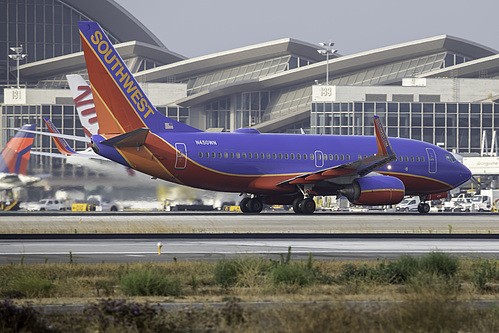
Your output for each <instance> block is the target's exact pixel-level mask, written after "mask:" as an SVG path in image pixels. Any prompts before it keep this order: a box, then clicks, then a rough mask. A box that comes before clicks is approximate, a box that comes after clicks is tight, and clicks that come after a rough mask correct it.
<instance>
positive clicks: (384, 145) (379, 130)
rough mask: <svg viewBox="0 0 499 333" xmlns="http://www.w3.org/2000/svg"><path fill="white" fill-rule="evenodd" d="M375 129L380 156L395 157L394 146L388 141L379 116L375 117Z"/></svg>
mask: <svg viewBox="0 0 499 333" xmlns="http://www.w3.org/2000/svg"><path fill="white" fill-rule="evenodd" d="M374 129H375V130H376V142H377V144H378V154H377V155H378V156H395V153H394V152H393V149H392V145H391V144H390V141H388V137H387V136H386V133H385V130H384V129H383V126H382V125H381V120H379V117H378V116H374Z"/></svg>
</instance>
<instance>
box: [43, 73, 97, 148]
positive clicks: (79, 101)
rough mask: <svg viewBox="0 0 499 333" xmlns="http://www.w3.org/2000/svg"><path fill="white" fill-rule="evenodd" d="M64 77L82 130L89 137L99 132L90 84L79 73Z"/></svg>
mask: <svg viewBox="0 0 499 333" xmlns="http://www.w3.org/2000/svg"><path fill="white" fill-rule="evenodd" d="M66 79H67V80H68V84H69V89H71V94H72V95H73V100H74V102H75V106H76V110H77V111H78V117H79V118H80V123H81V126H82V127H83V132H85V135H86V136H87V137H89V138H91V137H92V135H96V134H99V122H98V121H97V114H96V113H95V104H94V97H93V95H92V89H91V88H90V85H88V83H87V82H86V81H85V80H84V79H83V78H82V77H81V76H80V75H66ZM45 122H46V121H45ZM47 125H48V124H47Z"/></svg>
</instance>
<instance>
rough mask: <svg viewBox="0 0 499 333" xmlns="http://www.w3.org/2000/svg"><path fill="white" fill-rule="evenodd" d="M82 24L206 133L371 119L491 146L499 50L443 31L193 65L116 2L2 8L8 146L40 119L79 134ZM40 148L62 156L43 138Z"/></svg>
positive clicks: (363, 126)
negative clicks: (344, 51) (76, 81)
mask: <svg viewBox="0 0 499 333" xmlns="http://www.w3.org/2000/svg"><path fill="white" fill-rule="evenodd" d="M81 20H92V21H97V22H99V23H100V24H101V26H102V27H103V29H104V30H105V31H106V33H107V34H108V36H109V37H110V39H111V41H112V42H113V43H115V45H116V48H117V51H118V52H119V53H120V55H121V56H122V58H123V59H124V61H125V62H126V64H127V65H128V66H129V68H130V69H131V71H132V73H134V75H135V77H136V78H137V80H138V82H139V83H140V84H141V85H142V86H143V89H144V90H145V92H146V94H148V96H149V97H150V99H151V101H152V102H153V104H154V105H155V106H156V107H157V108H158V110H159V111H160V112H162V113H164V114H166V115H167V116H169V117H172V118H174V119H176V120H179V121H181V122H185V123H187V124H189V125H191V126H195V127H198V128H201V129H203V130H208V131H233V130H235V129H238V128H242V127H252V128H255V129H258V130H259V131H261V132H274V133H300V132H301V129H303V130H304V131H305V132H307V133H312V134H324V135H329V134H339V135H374V127H373V119H372V116H373V115H374V114H376V115H378V116H380V117H381V119H382V123H383V124H384V125H385V127H386V129H387V132H388V135H389V136H393V137H401V138H411V139H416V140H423V141H426V142H430V143H433V144H436V145H439V146H441V147H443V148H445V149H447V150H449V151H454V152H457V153H460V154H471V153H476V154H480V153H483V152H484V147H493V146H494V142H495V141H494V140H495V134H494V133H495V132H496V131H497V130H498V128H499V103H497V102H498V101H499V53H498V52H497V51H495V50H492V49H490V48H488V47H486V46H483V45H478V44H476V43H474V42H472V41H466V40H463V39H460V38H457V37H452V36H448V35H441V36H435V37H431V38H425V39H421V40H416V41H411V42H407V43H403V44H397V45H393V46H388V47H383V48H379V49H375V50H370V51H366V52H361V53H357V54H351V55H340V54H333V55H331V56H330V57H329V61H326V57H325V56H323V55H321V54H320V53H319V52H318V49H320V48H321V47H320V46H319V45H318V44H315V41H313V42H307V41H299V40H295V39H291V38H285V39H280V40H276V41H269V42H263V43H261V44H257V45H249V46H246V47H243V48H238V49H234V50H229V51H224V52H220V53H216V54H209V55H205V56H201V57H197V58H192V59H188V58H186V57H184V56H182V55H180V54H178V53H176V52H174V51H175V50H169V49H168V48H167V46H165V45H163V44H162V43H161V41H159V40H158V38H156V37H155V36H154V35H153V34H152V33H151V32H150V31H149V30H148V29H147V28H146V27H145V26H144V25H143V24H141V23H140V22H139V21H138V20H137V19H136V18H134V17H133V13H129V12H127V11H126V10H125V9H124V8H122V7H121V6H120V5H118V4H117V3H116V2H114V1H113V0H88V1H77V0H17V1H12V0H0V53H1V54H3V56H2V57H0V84H1V85H2V86H3V88H4V89H1V91H0V102H1V103H2V104H0V114H1V117H0V129H1V142H2V146H3V145H5V144H6V142H7V141H8V140H9V139H10V138H11V137H12V136H13V135H14V133H15V129H17V128H19V127H21V125H22V124H24V123H36V124H37V125H38V127H39V128H44V125H43V120H42V118H43V117H49V118H51V119H52V121H53V122H54V124H55V125H56V126H57V127H58V128H59V129H60V130H61V131H62V132H63V133H65V134H71V135H83V131H82V130H81V128H80V123H79V120H78V117H77V113H76V110H75V107H74V103H73V101H72V98H71V94H70V92H69V89H68V85H67V82H66V79H65V75H67V74H81V75H82V76H83V77H85V78H86V69H85V61H84V57H83V53H82V52H81V43H80V37H79V33H78V28H77V22H78V21H81ZM21 44H22V45H23V53H24V54H26V55H27V57H26V58H25V59H23V60H21V61H20V64H19V68H18V67H17V63H16V61H14V60H12V59H10V58H9V57H8V56H9V55H12V54H14V52H13V51H11V50H10V48H11V47H17V46H19V45H21ZM18 71H19V75H20V76H19V80H20V83H21V84H20V86H19V87H17V72H18ZM326 72H327V74H326ZM326 77H327V78H328V82H326ZM484 133H485V134H484ZM70 144H72V145H74V147H75V148H77V149H82V148H84V147H83V146H82V145H81V143H76V142H70ZM495 147H497V145H495ZM33 149H34V150H40V151H45V152H56V150H55V145H54V144H53V143H52V142H51V140H49V139H48V138H37V139H36V141H35V145H34V148H33ZM373 149H375V148H373ZM490 153H493V152H490ZM30 170H31V173H51V174H52V175H53V176H54V178H55V179H58V181H59V182H60V184H64V180H70V179H72V178H73V177H75V176H79V177H80V176H84V177H97V178H98V177H99V175H98V174H96V173H95V171H92V170H82V169H80V168H74V167H72V166H69V165H65V164H64V163H63V162H62V161H61V160H60V159H55V158H50V157H42V156H33V155H32V158H31V161H30Z"/></svg>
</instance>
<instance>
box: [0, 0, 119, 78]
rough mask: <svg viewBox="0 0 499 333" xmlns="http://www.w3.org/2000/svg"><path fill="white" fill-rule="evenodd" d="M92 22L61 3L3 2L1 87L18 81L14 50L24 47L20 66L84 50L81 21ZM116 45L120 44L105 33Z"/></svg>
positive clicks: (0, 5) (49, 0)
mask: <svg viewBox="0 0 499 333" xmlns="http://www.w3.org/2000/svg"><path fill="white" fill-rule="evenodd" d="M89 20H91V19H90V18H89V17H87V16H86V15H84V14H82V13H81V12H79V11H77V10H75V9H73V8H72V7H70V6H68V5H66V4H65V3H64V2H62V1H59V0H17V1H12V0H0V54H2V57H0V85H1V84H12V83H13V82H16V77H15V76H12V75H14V74H11V75H9V73H10V72H11V71H12V70H13V69H15V66H16V62H15V61H12V60H8V58H7V55H8V54H13V52H12V51H10V48H11V47H15V46H19V45H21V44H22V45H23V49H24V51H23V53H24V54H27V58H26V59H25V60H24V61H21V62H20V64H21V65H22V64H24V63H27V62H35V61H39V60H43V59H50V58H53V57H58V56H62V55H65V54H71V53H74V52H79V51H81V42H80V33H79V31H78V21H89ZM106 33H107V35H108V36H109V38H110V40H111V42H112V43H113V44H115V43H119V42H118V40H117V39H116V38H115V37H113V36H112V35H111V34H109V32H106Z"/></svg>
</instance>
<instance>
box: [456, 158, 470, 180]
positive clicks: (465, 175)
mask: <svg viewBox="0 0 499 333" xmlns="http://www.w3.org/2000/svg"><path fill="white" fill-rule="evenodd" d="M458 163H459V164H460V165H459V172H458V177H459V185H461V184H463V183H465V182H467V181H468V180H469V179H470V178H471V176H472V174H471V171H470V169H468V168H467V167H466V166H465V165H464V164H462V163H461V162H458Z"/></svg>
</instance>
